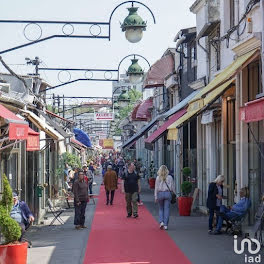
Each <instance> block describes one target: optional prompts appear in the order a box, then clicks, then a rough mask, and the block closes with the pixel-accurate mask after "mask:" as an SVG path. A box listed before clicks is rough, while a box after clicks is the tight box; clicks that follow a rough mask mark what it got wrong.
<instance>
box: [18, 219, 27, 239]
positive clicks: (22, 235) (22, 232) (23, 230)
mask: <svg viewBox="0 0 264 264" xmlns="http://www.w3.org/2000/svg"><path fill="white" fill-rule="evenodd" d="M19 225H20V227H21V237H20V238H19V241H20V242H21V241H22V240H23V238H24V235H25V233H26V226H25V224H24V223H19Z"/></svg>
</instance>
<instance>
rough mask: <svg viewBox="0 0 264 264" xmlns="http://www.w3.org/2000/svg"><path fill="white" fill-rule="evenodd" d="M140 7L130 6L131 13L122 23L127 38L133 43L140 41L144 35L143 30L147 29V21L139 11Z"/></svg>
mask: <svg viewBox="0 0 264 264" xmlns="http://www.w3.org/2000/svg"><path fill="white" fill-rule="evenodd" d="M137 10H138V7H133V6H132V7H130V8H128V11H129V14H128V16H127V17H126V18H125V20H124V22H123V24H122V25H121V28H122V31H125V32H126V33H125V36H126V39H127V40H128V41H129V42H131V43H137V42H139V41H140V40H141V39H142V37H143V31H145V30H146V27H147V22H145V21H143V19H142V18H141V17H140V16H139V15H138V13H137Z"/></svg>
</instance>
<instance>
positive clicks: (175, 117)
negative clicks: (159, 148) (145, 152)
mask: <svg viewBox="0 0 264 264" xmlns="http://www.w3.org/2000/svg"><path fill="white" fill-rule="evenodd" d="M186 112H187V111H186V109H182V110H180V111H178V112H177V113H175V114H174V115H172V116H171V118H170V119H169V120H167V121H166V122H165V123H164V124H163V125H162V126H160V127H159V128H158V129H157V130H156V131H154V133H152V134H151V135H150V136H149V137H148V138H147V139H145V142H146V143H153V142H155V141H156V140H158V139H159V138H160V136H161V135H162V134H163V133H164V132H166V131H167V128H168V127H169V126H170V125H171V124H173V123H174V122H175V121H177V120H178V119H179V118H180V117H181V116H183V115H184V114H185V113H186Z"/></svg>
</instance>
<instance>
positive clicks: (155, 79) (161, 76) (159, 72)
mask: <svg viewBox="0 0 264 264" xmlns="http://www.w3.org/2000/svg"><path fill="white" fill-rule="evenodd" d="M174 71H175V65H174V58H173V55H172V54H170V55H166V56H164V57H162V58H161V59H159V60H158V61H157V62H155V63H154V64H153V65H152V66H151V68H150V69H149V71H148V73H147V76H146V78H145V81H144V84H143V87H144V88H152V87H159V86H163V85H164V81H165V78H166V77H167V76H168V75H169V74H171V73H173V72H174Z"/></svg>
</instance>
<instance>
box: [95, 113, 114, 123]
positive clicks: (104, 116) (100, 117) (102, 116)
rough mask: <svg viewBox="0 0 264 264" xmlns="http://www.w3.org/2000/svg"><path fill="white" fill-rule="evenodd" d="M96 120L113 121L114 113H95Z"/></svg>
mask: <svg viewBox="0 0 264 264" xmlns="http://www.w3.org/2000/svg"><path fill="white" fill-rule="evenodd" d="M94 120H96V121H113V120H114V114H113V113H95V114H94Z"/></svg>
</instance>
